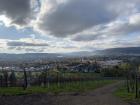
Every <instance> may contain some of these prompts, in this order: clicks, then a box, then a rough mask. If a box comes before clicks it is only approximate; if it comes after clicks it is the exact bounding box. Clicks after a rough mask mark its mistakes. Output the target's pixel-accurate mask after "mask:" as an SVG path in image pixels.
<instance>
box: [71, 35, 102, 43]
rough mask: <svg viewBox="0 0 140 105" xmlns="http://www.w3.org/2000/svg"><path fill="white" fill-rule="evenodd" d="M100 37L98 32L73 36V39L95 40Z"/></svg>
mask: <svg viewBox="0 0 140 105" xmlns="http://www.w3.org/2000/svg"><path fill="white" fill-rule="evenodd" d="M98 39H101V36H100V35H98V34H93V35H92V34H84V35H83V34H81V35H77V36H75V37H73V38H72V40H73V41H93V40H98Z"/></svg>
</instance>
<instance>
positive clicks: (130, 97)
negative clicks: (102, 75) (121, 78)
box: [114, 85, 140, 103]
mask: <svg viewBox="0 0 140 105" xmlns="http://www.w3.org/2000/svg"><path fill="white" fill-rule="evenodd" d="M114 95H115V96H117V97H120V98H121V99H123V100H124V101H126V102H137V103H140V99H139V98H137V99H136V98H135V92H134V93H132V92H130V93H128V92H127V88H126V86H124V85H123V86H121V87H119V88H118V89H117V90H116V91H115V92H114Z"/></svg>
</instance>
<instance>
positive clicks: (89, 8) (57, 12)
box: [39, 0, 118, 37]
mask: <svg viewBox="0 0 140 105" xmlns="http://www.w3.org/2000/svg"><path fill="white" fill-rule="evenodd" d="M111 1H112V0H69V1H67V2H65V3H62V4H59V5H58V6H57V7H56V8H55V9H53V10H52V11H50V12H49V13H48V14H46V15H44V16H43V17H42V18H41V20H42V23H41V24H39V28H40V29H41V30H43V31H44V32H45V31H49V32H50V34H52V35H55V36H57V37H64V36H67V35H70V34H75V33H78V32H81V31H83V30H85V29H88V28H91V27H93V26H95V25H98V24H104V23H107V22H110V21H112V20H114V19H115V18H116V17H117V16H118V14H117V13H116V12H115V11H112V9H111V7H110V5H108V4H109V2H111Z"/></svg>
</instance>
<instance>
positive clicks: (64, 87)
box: [0, 80, 117, 95]
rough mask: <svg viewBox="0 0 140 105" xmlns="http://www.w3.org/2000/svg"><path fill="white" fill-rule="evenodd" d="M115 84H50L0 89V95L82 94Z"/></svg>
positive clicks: (112, 81)
mask: <svg viewBox="0 0 140 105" xmlns="http://www.w3.org/2000/svg"><path fill="white" fill-rule="evenodd" d="M114 82H117V80H94V81H83V82H71V83H65V84H60V85H59V86H58V84H51V85H50V86H49V87H28V88H27V89H26V90H23V88H21V87H8V88H4V87H3V88H0V95H25V94H37V93H48V92H51V93H54V94H58V93H60V92H84V91H89V90H94V89H96V88H99V87H102V86H105V85H108V84H111V83H114Z"/></svg>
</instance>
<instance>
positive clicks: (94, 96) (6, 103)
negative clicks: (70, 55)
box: [0, 83, 134, 105]
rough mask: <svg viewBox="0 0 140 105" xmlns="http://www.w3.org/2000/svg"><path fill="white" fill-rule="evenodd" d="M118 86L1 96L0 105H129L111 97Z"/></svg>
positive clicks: (116, 84)
mask: <svg viewBox="0 0 140 105" xmlns="http://www.w3.org/2000/svg"><path fill="white" fill-rule="evenodd" d="M118 85H119V83H115V84H111V85H108V86H105V87H102V88H99V89H96V90H95V91H93V92H87V93H81V94H78V93H77V94H76V93H71V94H60V95H58V96H54V95H46V94H40V95H26V96H1V97H0V105H130V104H128V103H125V102H123V101H121V100H120V99H119V98H117V97H115V96H113V95H112V92H113V91H114V90H115V89H117V87H118ZM131 105H132V104H131ZM133 105H134V104H133Z"/></svg>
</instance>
